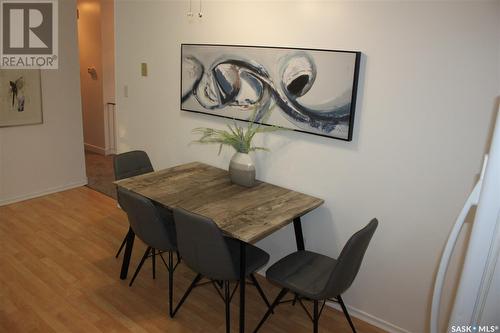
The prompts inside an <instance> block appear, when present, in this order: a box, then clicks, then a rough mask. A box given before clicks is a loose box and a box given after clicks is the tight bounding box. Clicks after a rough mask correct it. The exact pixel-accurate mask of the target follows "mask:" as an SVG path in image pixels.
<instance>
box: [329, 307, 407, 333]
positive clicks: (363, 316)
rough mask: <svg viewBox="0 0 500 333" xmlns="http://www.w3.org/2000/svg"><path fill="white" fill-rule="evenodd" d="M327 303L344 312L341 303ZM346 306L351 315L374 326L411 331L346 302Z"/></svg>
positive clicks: (391, 332) (391, 331)
mask: <svg viewBox="0 0 500 333" xmlns="http://www.w3.org/2000/svg"><path fill="white" fill-rule="evenodd" d="M326 304H327V305H328V306H330V307H332V308H334V309H335V310H338V311H340V312H342V308H341V307H340V305H339V304H337V303H333V302H327V303H326ZM346 307H347V310H348V311H349V315H350V316H351V317H355V318H357V319H359V320H362V321H364V322H367V323H369V324H372V325H373V326H376V327H378V328H381V329H383V330H384V331H387V332H389V333H411V332H410V331H408V330H405V329H404V328H401V327H399V326H397V325H394V324H392V323H389V322H387V321H385V320H383V319H380V318H377V317H375V316H373V315H371V314H369V313H366V312H364V311H361V310H358V309H356V308H353V307H352V306H349V305H347V304H346Z"/></svg>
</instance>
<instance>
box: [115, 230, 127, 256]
mask: <svg viewBox="0 0 500 333" xmlns="http://www.w3.org/2000/svg"><path fill="white" fill-rule="evenodd" d="M127 235H128V234H127ZM127 235H125V237H123V242H122V245H120V248H119V249H118V252H116V255H115V258H118V256H119V255H120V253H121V252H122V250H123V248H124V247H125V244H127Z"/></svg>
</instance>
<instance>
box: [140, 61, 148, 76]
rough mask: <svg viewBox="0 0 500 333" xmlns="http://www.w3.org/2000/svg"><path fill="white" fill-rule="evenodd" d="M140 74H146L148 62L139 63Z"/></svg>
mask: <svg viewBox="0 0 500 333" xmlns="http://www.w3.org/2000/svg"><path fill="white" fill-rule="evenodd" d="M141 75H142V76H148V64H147V63H145V62H142V63H141Z"/></svg>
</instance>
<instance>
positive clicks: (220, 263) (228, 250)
mask: <svg viewBox="0 0 500 333" xmlns="http://www.w3.org/2000/svg"><path fill="white" fill-rule="evenodd" d="M174 221H175V225H176V230H177V242H178V249H179V252H180V254H181V257H182V260H183V262H184V263H185V264H186V265H187V266H188V267H189V268H191V269H192V270H193V271H195V272H196V273H197V275H196V277H195V278H194V280H193V282H192V283H191V285H190V286H189V288H188V289H187V291H186V292H185V294H184V296H182V298H181V300H180V301H179V304H178V305H177V307H176V308H175V310H174V315H175V314H176V313H177V311H178V310H179V309H180V307H181V306H182V304H183V303H184V301H185V300H186V298H187V297H188V296H189V294H190V293H191V291H192V290H193V288H195V287H197V286H199V285H201V284H199V285H198V282H199V281H200V280H201V279H202V278H203V277H205V278H207V279H209V280H210V282H211V283H212V285H213V286H214V287H215V289H216V290H217V292H218V294H219V295H220V296H221V298H222V300H223V301H224V304H225V311H226V332H230V302H231V299H232V296H233V295H234V293H235V291H236V289H237V287H238V284H236V287H235V288H234V290H233V291H232V292H231V291H230V285H229V284H230V282H231V281H238V280H239V279H240V262H239V259H240V242H241V241H239V240H237V239H234V238H230V237H226V236H224V235H223V234H222V232H221V230H220V229H219V228H218V227H217V225H216V224H215V223H214V222H213V221H212V220H211V219H209V218H206V217H204V216H201V215H197V214H193V213H190V212H188V211H185V210H183V209H174ZM245 245H246V247H245V253H246V267H243V268H244V269H245V272H246V276H247V277H248V278H249V279H250V280H251V283H252V284H253V285H254V286H255V288H256V289H257V291H258V293H259V294H260V296H261V298H262V300H263V301H264V303H265V304H266V305H267V307H269V306H270V304H269V301H268V300H267V298H266V295H265V294H264V292H263V291H262V288H261V287H260V285H259V283H258V282H257V279H256V278H255V276H254V272H255V271H256V270H258V269H259V268H261V267H262V266H264V265H265V264H266V263H267V262H268V261H269V254H267V253H266V252H265V251H263V250H261V249H259V248H258V247H256V246H253V245H251V244H245ZM210 282H209V283H210ZM217 282H221V285H223V289H224V295H222V293H221V291H220V290H219V288H218V286H217V285H216V284H217Z"/></svg>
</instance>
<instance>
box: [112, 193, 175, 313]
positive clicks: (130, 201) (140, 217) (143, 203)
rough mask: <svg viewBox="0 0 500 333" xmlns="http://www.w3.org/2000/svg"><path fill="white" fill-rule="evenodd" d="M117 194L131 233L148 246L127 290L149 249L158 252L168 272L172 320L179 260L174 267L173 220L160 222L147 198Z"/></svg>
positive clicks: (150, 254) (157, 213)
mask: <svg viewBox="0 0 500 333" xmlns="http://www.w3.org/2000/svg"><path fill="white" fill-rule="evenodd" d="M118 194H119V196H120V202H121V205H122V208H123V210H125V212H126V213H127V216H128V220H129V223H130V227H131V229H132V231H133V232H134V233H135V235H136V236H137V237H138V238H139V239H140V240H142V241H143V242H144V243H145V244H146V245H147V249H146V251H145V252H144V255H143V256H142V259H141V261H140V263H139V265H138V266H137V269H136V271H135V273H134V276H133V277H132V280H131V281H130V284H129V286H132V284H133V283H134V280H135V278H136V277H137V275H138V274H139V272H140V270H141V267H142V265H143V264H144V262H145V261H146V260H147V258H148V257H150V256H152V253H151V252H152V249H156V250H158V255H159V256H160V258H161V259H162V261H163V263H164V264H165V266H166V267H167V270H168V304H169V307H168V308H169V315H170V316H171V317H172V316H173V305H172V304H173V303H172V300H173V283H174V271H175V269H176V268H177V265H178V264H179V258H177V263H176V264H175V265H174V262H173V261H174V260H173V252H176V251H177V239H176V233H175V224H174V222H173V221H172V219H165V218H163V217H162V215H161V213H160V210H159V209H158V208H157V207H156V206H155V205H154V204H153V203H152V201H151V200H149V199H148V198H145V197H143V196H141V195H139V194H137V193H134V192H132V191H129V190H126V189H124V188H122V187H119V188H118ZM165 252H166V253H168V263H167V262H165V259H164V258H163V255H162V254H163V253H165Z"/></svg>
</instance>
